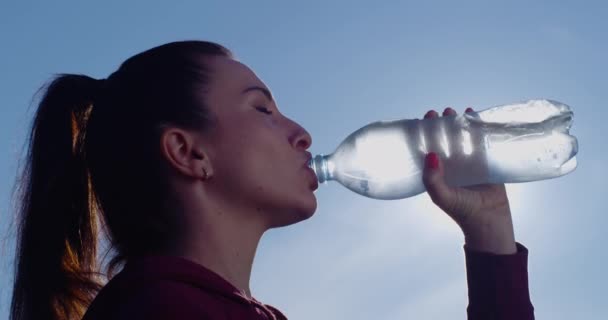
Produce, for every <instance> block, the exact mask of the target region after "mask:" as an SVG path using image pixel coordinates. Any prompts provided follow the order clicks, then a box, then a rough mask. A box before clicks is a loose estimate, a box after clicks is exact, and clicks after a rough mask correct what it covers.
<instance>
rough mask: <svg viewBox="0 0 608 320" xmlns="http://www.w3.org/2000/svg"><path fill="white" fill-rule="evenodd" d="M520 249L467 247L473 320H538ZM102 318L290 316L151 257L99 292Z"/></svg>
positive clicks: (94, 310) (94, 313)
mask: <svg viewBox="0 0 608 320" xmlns="http://www.w3.org/2000/svg"><path fill="white" fill-rule="evenodd" d="M517 247H518V252H517V253H516V254H513V255H494V254H488V253H479V252H472V251H469V250H467V249H466V248H465V256H466V261H467V282H468V286H469V307H468V309H467V311H468V319H469V320H481V319H483V320H507V319H509V320H515V319H517V320H531V319H534V311H533V307H532V304H531V303H530V296H529V294H528V276H527V255H528V251H527V250H526V248H525V247H524V246H522V245H520V244H518V245H517ZM310 307H311V308H314V306H310ZM322 318H323V316H322V315H320V316H319V319H322ZM101 319H104V320H105V319H116V320H123V319H157V320H167V319H183V320H190V319H192V320H194V319H197V320H203V319H209V320H211V319H213V320H216V319H217V320H228V319H235V320H236V319H265V320H267V319H276V320H280V319H287V318H286V317H285V316H284V315H283V314H282V313H281V312H280V311H279V310H277V309H275V308H273V307H271V306H269V305H265V304H263V303H261V302H259V301H257V300H256V299H254V298H248V297H246V296H245V294H244V293H243V292H242V291H240V290H239V289H237V288H236V287H234V286H233V285H231V284H230V283H229V282H228V281H226V280H224V279H223V278H222V277H220V276H219V275H217V274H216V273H214V272H212V271H211V270H209V269H207V268H205V267H203V266H201V265H199V264H196V263H194V262H191V261H189V260H186V259H183V258H178V257H171V256H148V257H143V258H139V259H134V260H131V261H129V262H128V263H127V265H126V266H125V268H124V269H123V270H122V271H121V272H120V273H119V274H118V275H116V276H115V277H114V278H113V279H112V280H111V281H110V282H108V284H107V285H106V286H105V287H104V288H103V289H102V290H101V291H100V293H99V294H98V295H97V297H96V298H95V300H94V301H93V303H92V304H91V306H90V307H89V309H88V310H87V313H86V314H85V316H84V320H101Z"/></svg>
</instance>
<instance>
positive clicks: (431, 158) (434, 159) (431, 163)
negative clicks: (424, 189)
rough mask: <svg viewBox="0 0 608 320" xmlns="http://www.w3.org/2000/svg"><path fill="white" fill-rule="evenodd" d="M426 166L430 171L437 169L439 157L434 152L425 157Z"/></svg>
mask: <svg viewBox="0 0 608 320" xmlns="http://www.w3.org/2000/svg"><path fill="white" fill-rule="evenodd" d="M426 166H427V167H429V168H431V169H437V168H439V157H438V156H437V154H436V153H435V152H430V153H428V154H427V155H426Z"/></svg>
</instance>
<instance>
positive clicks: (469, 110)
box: [464, 107, 475, 112]
mask: <svg viewBox="0 0 608 320" xmlns="http://www.w3.org/2000/svg"><path fill="white" fill-rule="evenodd" d="M464 112H475V111H473V108H471V107H468V108H467V109H466V110H464Z"/></svg>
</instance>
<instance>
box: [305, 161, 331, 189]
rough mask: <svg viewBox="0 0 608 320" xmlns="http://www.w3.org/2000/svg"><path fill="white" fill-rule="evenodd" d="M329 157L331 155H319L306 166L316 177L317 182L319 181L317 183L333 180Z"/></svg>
mask: <svg viewBox="0 0 608 320" xmlns="http://www.w3.org/2000/svg"><path fill="white" fill-rule="evenodd" d="M330 156H331V155H322V154H319V155H317V156H315V157H314V158H312V159H311V160H310V163H309V164H308V166H309V167H310V168H311V169H312V170H313V171H314V172H315V174H316V175H317V180H319V183H323V182H325V181H329V180H333V170H332V168H331V160H330Z"/></svg>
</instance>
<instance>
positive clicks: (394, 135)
mask: <svg viewBox="0 0 608 320" xmlns="http://www.w3.org/2000/svg"><path fill="white" fill-rule="evenodd" d="M572 120H573V113H572V111H571V110H570V107H568V106H567V105H565V104H563V103H560V102H557V101H552V100H530V101H527V102H522V103H516V104H509V105H502V106H497V107H493V108H489V109H485V110H483V111H479V112H469V113H464V114H460V115H456V116H443V117H437V118H431V119H424V120H418V119H404V120H395V121H379V122H374V123H370V124H369V125H367V126H365V127H363V128H361V129H359V130H357V131H355V132H353V133H352V134H351V135H349V136H348V137H347V138H346V139H345V140H344V141H343V142H342V143H341V144H340V146H338V148H337V149H336V151H335V152H334V153H333V154H330V155H317V156H315V157H314V158H313V159H312V160H311V161H310V163H309V165H310V167H311V168H312V169H313V170H314V171H315V173H316V175H317V179H318V180H319V182H326V181H330V180H335V181H338V182H339V183H341V184H342V185H344V186H345V187H347V188H348V189H350V190H352V191H354V192H356V193H359V194H361V195H364V196H367V197H370V198H375V199H402V198H407V197H411V196H414V195H417V194H420V193H422V192H424V191H425V188H424V184H423V183H422V171H423V168H424V157H425V155H426V154H427V153H429V152H435V153H437V155H438V156H439V157H440V158H441V160H442V162H443V163H444V167H445V178H446V182H447V183H448V185H451V186H469V185H475V184H483V183H513V182H528V181H536V180H544V179H550V178H555V177H559V176H562V175H565V174H567V173H570V172H572V171H573V170H574V169H575V168H576V165H577V163H576V157H575V156H576V154H577V152H578V142H577V140H576V137H574V136H571V135H570V134H569V131H568V130H569V129H570V126H571V125H572Z"/></svg>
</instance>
